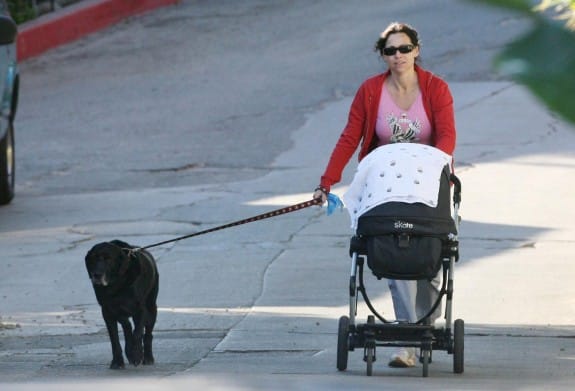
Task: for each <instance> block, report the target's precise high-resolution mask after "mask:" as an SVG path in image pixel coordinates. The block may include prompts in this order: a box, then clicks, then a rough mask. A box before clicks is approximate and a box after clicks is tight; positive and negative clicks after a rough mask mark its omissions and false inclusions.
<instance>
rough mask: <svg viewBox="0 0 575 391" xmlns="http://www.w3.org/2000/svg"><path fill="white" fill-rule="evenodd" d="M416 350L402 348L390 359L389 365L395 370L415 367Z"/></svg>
mask: <svg viewBox="0 0 575 391" xmlns="http://www.w3.org/2000/svg"><path fill="white" fill-rule="evenodd" d="M415 361H416V357H415V348H401V349H399V350H398V351H397V352H395V353H393V354H392V355H391V357H390V358H389V363H388V364H387V365H389V366H390V367H393V368H410V367H414V366H415Z"/></svg>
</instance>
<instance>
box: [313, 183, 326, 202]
mask: <svg viewBox="0 0 575 391" xmlns="http://www.w3.org/2000/svg"><path fill="white" fill-rule="evenodd" d="M327 194H328V191H327V190H326V189H325V188H323V187H321V186H318V187H317V188H316V189H315V191H314V193H313V199H314V200H319V199H321V203H322V204H324V203H325V202H326V201H327Z"/></svg>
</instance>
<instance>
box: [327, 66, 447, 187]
mask: <svg viewBox="0 0 575 391" xmlns="http://www.w3.org/2000/svg"><path fill="white" fill-rule="evenodd" d="M415 71H416V72H417V79H418V82H419V88H420V90H421V96H422V98H423V99H422V100H423V107H424V108H425V112H426V114H427V117H428V118H429V122H430V123H431V128H432V129H431V145H433V146H434V147H436V148H438V149H440V150H442V151H443V152H445V153H447V154H449V155H453V150H454V149H455V116H454V112H453V97H452V96H451V92H450V91H449V86H448V85H447V83H446V82H445V81H443V80H442V79H441V78H439V77H437V76H435V75H434V74H433V73H431V72H429V71H426V70H425V69H423V68H421V67H419V66H417V65H416V66H415ZM389 74H390V72H389V71H387V72H385V73H382V74H379V75H377V76H374V77H371V78H369V79H367V80H366V81H364V82H363V84H362V85H361V86H360V87H359V89H358V90H357V93H356V94H355V98H354V99H353V102H352V104H351V108H350V110H349V116H348V120H347V125H346V126H345V128H344V129H343V132H342V133H341V136H340V137H339V140H338V141H337V143H336V145H335V148H334V150H333V152H332V154H331V157H330V159H329V163H328V164H327V167H326V169H325V172H324V174H323V175H322V177H321V182H320V186H321V187H323V188H325V189H326V190H327V191H328V192H329V191H330V188H331V186H332V185H334V184H336V183H338V182H339V181H340V180H341V174H342V172H343V169H344V168H345V166H346V165H347V163H348V162H349V159H351V157H352V156H353V154H354V153H355V151H356V149H357V147H358V146H359V144H360V142H361V149H360V150H359V160H360V161H361V159H363V158H364V157H365V156H366V155H367V154H368V153H369V152H371V151H372V150H373V149H374V148H376V147H377V146H378V139H377V136H376V135H375V122H376V120H377V111H378V109H379V101H380V98H381V89H382V88H383V83H384V81H385V79H386V78H387V77H388V76H389Z"/></svg>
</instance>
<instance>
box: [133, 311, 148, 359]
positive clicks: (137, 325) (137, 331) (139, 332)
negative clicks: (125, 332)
mask: <svg viewBox="0 0 575 391" xmlns="http://www.w3.org/2000/svg"><path fill="white" fill-rule="evenodd" d="M145 319H146V311H145V310H143V311H139V312H138V313H137V314H136V315H134V333H133V335H132V350H131V356H132V364H134V365H140V364H141V363H142V361H143V360H144V347H143V334H144V324H145V322H144V320H145Z"/></svg>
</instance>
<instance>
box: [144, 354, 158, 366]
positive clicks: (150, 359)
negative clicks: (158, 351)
mask: <svg viewBox="0 0 575 391" xmlns="http://www.w3.org/2000/svg"><path fill="white" fill-rule="evenodd" d="M154 362H155V361H154V356H152V355H151V354H146V355H144V361H143V362H142V364H144V365H153V364H154Z"/></svg>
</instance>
